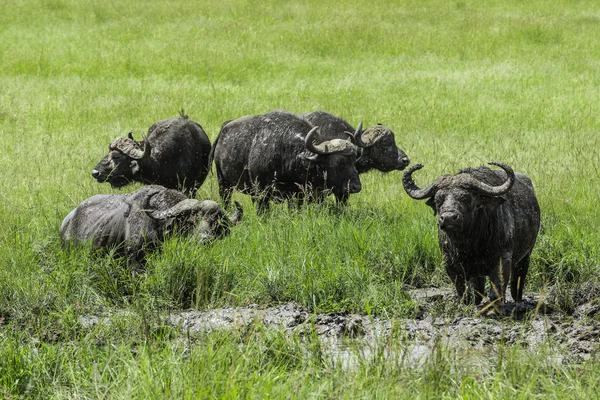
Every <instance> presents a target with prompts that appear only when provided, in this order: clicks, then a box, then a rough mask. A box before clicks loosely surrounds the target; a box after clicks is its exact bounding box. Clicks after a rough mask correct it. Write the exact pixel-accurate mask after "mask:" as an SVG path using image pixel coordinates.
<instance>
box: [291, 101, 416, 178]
mask: <svg viewBox="0 0 600 400" xmlns="http://www.w3.org/2000/svg"><path fill="white" fill-rule="evenodd" d="M300 117H301V118H303V119H305V120H306V121H308V122H310V123H311V124H312V125H314V126H319V127H320V128H321V133H322V135H323V138H325V139H335V138H340V139H344V138H346V139H347V138H348V137H349V136H350V137H354V139H353V140H354V143H355V144H356V145H357V146H358V147H359V149H358V158H357V159H356V168H357V170H358V173H359V174H362V173H364V172H368V171H370V170H372V169H376V170H378V171H381V172H389V171H394V170H400V171H401V170H403V169H404V168H406V166H407V165H408V164H409V163H410V160H409V158H408V157H407V156H406V154H405V153H404V152H403V151H402V150H400V149H399V148H398V146H396V140H395V138H394V132H392V131H391V130H390V129H389V128H387V127H385V126H383V125H381V124H380V125H376V126H372V127H370V128H367V129H366V130H365V131H364V132H363V131H362V122H361V123H360V124H359V125H358V128H357V129H356V130H355V129H354V128H353V127H352V125H350V124H349V123H348V122H346V121H345V120H344V119H342V118H340V117H336V116H335V115H332V114H330V113H328V112H325V111H313V112H309V113H304V114H300Z"/></svg>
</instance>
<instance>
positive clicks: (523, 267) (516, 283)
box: [510, 254, 530, 303]
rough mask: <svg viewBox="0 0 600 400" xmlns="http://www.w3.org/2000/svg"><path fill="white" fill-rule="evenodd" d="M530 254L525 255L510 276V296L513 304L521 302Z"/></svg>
mask: <svg viewBox="0 0 600 400" xmlns="http://www.w3.org/2000/svg"><path fill="white" fill-rule="evenodd" d="M529 259H530V254H527V255H526V256H525V257H523V259H522V260H521V261H519V262H518V263H517V264H516V265H515V268H514V269H513V271H512V274H511V281H510V294H511V296H512V298H513V300H514V301H515V303H517V302H520V301H522V300H523V288H524V287H525V277H526V276H527V271H528V270H529Z"/></svg>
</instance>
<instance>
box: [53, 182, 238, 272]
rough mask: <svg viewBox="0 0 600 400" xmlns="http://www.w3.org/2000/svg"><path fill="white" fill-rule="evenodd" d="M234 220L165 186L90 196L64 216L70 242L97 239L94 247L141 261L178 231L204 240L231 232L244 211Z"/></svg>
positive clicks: (63, 227) (65, 239)
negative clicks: (132, 191) (147, 253)
mask: <svg viewBox="0 0 600 400" xmlns="http://www.w3.org/2000/svg"><path fill="white" fill-rule="evenodd" d="M236 208H237V210H236V211H235V213H234V214H233V215H232V216H231V217H230V218H228V217H227V216H226V215H225V213H224V212H223V210H222V209H221V207H219V205H218V204H217V203H216V202H214V201H211V200H204V201H200V200H196V199H189V198H188V197H187V196H186V195H184V194H183V193H181V192H179V191H176V190H172V189H167V188H165V187H163V186H158V185H150V186H144V187H142V188H141V189H139V190H138V191H136V192H134V193H132V194H128V195H127V194H108V195H107V194H100V195H96V196H92V197H90V198H89V199H86V200H84V201H83V202H82V203H81V204H79V205H78V206H77V207H76V208H75V209H74V210H73V211H71V212H70V213H69V214H68V215H67V216H66V217H65V219H64V220H63V222H62V225H61V227H60V236H61V239H62V240H63V242H64V243H79V242H86V241H91V243H92V247H93V248H94V249H109V248H116V249H118V253H119V254H120V255H123V256H126V257H128V258H131V259H134V260H137V261H141V260H142V259H143V258H144V256H145V252H146V251H147V250H151V249H153V248H155V247H156V246H158V245H160V244H161V243H162V242H163V240H164V238H165V237H166V236H167V235H168V234H170V233H172V232H174V231H177V232H178V233H181V234H184V235H185V234H188V235H189V234H194V235H196V236H197V237H198V238H200V239H201V240H202V241H206V240H210V239H215V238H219V237H222V236H225V235H228V234H229V232H230V227H231V226H233V225H236V224H237V223H238V222H239V221H240V220H241V218H242V214H243V210H242V207H241V206H240V204H239V203H237V202H236Z"/></svg>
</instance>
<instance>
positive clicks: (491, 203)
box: [479, 195, 506, 211]
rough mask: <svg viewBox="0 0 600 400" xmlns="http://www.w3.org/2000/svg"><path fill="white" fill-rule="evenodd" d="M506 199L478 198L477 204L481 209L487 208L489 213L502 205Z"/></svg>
mask: <svg viewBox="0 0 600 400" xmlns="http://www.w3.org/2000/svg"><path fill="white" fill-rule="evenodd" d="M505 201H506V198H504V197H502V196H484V195H480V196H479V203H480V205H481V206H482V207H487V208H488V209H489V210H490V211H494V210H495V209H496V207H498V206H499V205H500V204H502V203H504V202H505Z"/></svg>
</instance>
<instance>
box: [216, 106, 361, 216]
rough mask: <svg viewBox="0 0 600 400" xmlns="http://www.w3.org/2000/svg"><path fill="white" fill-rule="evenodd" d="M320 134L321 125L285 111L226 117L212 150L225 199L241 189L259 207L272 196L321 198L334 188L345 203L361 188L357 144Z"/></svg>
mask: <svg viewBox="0 0 600 400" xmlns="http://www.w3.org/2000/svg"><path fill="white" fill-rule="evenodd" d="M318 136H319V132H318V128H317V127H314V126H313V125H311V124H310V123H309V122H307V121H305V120H303V119H302V118H300V117H298V116H296V115H294V114H291V113H288V112H285V111H273V112H270V113H267V114H263V115H256V116H246V117H242V118H238V119H236V120H234V121H228V122H226V123H225V124H223V126H222V127H221V132H220V133H219V135H218V137H217V138H216V139H215V142H214V146H213V153H212V154H211V158H213V159H214V160H215V166H216V171H217V179H218V182H219V193H220V194H221V198H222V199H223V200H224V201H225V203H226V204H227V203H228V201H229V199H230V197H231V192H232V190H233V189H238V190H241V191H242V192H245V193H249V194H250V195H252V198H253V200H254V201H256V202H257V203H258V204H257V206H258V210H259V212H263V211H265V210H267V209H268V207H269V201H270V200H271V199H273V200H281V199H290V198H293V197H296V198H298V199H300V200H302V199H303V198H306V196H307V195H308V196H310V197H313V198H316V199H322V198H323V197H324V196H325V195H327V193H329V192H332V193H333V194H334V195H335V197H336V199H337V200H338V201H339V202H342V203H344V202H345V201H346V200H347V198H348V196H349V194H351V193H358V192H359V191H360V189H361V184H360V179H359V177H358V171H357V170H356V166H355V162H356V154H357V147H356V146H355V145H354V144H352V142H351V141H350V140H349V139H332V140H321V139H319V138H318Z"/></svg>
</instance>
